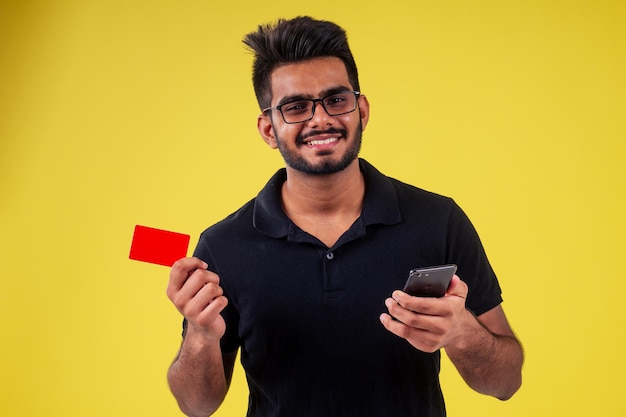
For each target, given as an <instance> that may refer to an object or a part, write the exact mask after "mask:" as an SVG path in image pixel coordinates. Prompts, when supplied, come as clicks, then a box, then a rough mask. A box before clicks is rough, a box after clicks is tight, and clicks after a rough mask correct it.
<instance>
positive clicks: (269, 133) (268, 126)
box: [256, 113, 278, 149]
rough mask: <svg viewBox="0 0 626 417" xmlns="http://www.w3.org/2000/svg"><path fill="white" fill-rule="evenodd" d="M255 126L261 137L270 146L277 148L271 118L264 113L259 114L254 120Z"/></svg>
mask: <svg viewBox="0 0 626 417" xmlns="http://www.w3.org/2000/svg"><path fill="white" fill-rule="evenodd" d="M256 127H257V129H258V130H259V133H260V134H261V137H262V138H263V140H264V141H265V143H267V144H268V145H269V147H270V148H272V149H276V148H278V144H277V143H276V136H275V135H274V127H273V126H272V119H271V118H270V117H269V116H268V115H266V114H263V113H262V114H260V115H259V117H258V118H257V121H256Z"/></svg>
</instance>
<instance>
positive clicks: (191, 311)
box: [183, 283, 224, 318]
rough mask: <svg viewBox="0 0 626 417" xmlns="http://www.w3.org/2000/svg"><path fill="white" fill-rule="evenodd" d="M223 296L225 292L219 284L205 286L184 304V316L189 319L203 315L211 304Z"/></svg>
mask: <svg viewBox="0 0 626 417" xmlns="http://www.w3.org/2000/svg"><path fill="white" fill-rule="evenodd" d="M223 294H224V291H223V290H222V288H221V287H220V286H219V285H217V284H213V283H209V284H205V285H203V286H202V288H200V289H199V290H198V291H197V292H196V294H194V295H193V296H192V297H191V298H190V299H188V301H187V302H185V303H184V304H183V315H184V316H185V317H187V318H193V317H195V316H198V315H200V314H202V312H203V311H204V310H205V309H206V308H207V307H208V306H209V305H210V304H212V303H213V302H214V301H215V300H216V299H218V298H220V297H222V296H223Z"/></svg>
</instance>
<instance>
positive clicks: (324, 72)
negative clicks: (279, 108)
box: [271, 57, 353, 103]
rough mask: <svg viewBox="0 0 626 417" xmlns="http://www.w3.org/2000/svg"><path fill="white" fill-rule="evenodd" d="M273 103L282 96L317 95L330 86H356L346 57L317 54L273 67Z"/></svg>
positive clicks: (348, 87) (350, 87) (330, 87)
mask: <svg viewBox="0 0 626 417" xmlns="http://www.w3.org/2000/svg"><path fill="white" fill-rule="evenodd" d="M271 85H272V103H276V102H278V101H280V100H281V98H283V97H289V96H297V95H301V96H309V97H318V96H319V95H320V94H323V93H324V92H326V91H328V90H329V89H333V88H338V87H346V88H347V89H350V90H352V89H353V87H352V85H351V84H350V81H349V80H348V71H347V70H346V66H345V65H344V63H343V61H342V60H341V59H339V58H336V57H324V58H314V59H310V60H307V61H302V62H296V63H291V64H286V65H282V66H280V67H278V68H276V69H275V70H274V71H272V75H271Z"/></svg>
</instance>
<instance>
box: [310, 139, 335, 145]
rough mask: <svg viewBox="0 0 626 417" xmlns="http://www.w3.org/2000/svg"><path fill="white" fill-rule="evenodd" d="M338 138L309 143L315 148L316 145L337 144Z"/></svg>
mask: <svg viewBox="0 0 626 417" xmlns="http://www.w3.org/2000/svg"><path fill="white" fill-rule="evenodd" d="M336 141H337V138H329V139H324V140H312V141H310V142H309V145H312V146H315V145H328V144H329V143H333V142H336Z"/></svg>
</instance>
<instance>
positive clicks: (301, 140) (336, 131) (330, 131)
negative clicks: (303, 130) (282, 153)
mask: <svg viewBox="0 0 626 417" xmlns="http://www.w3.org/2000/svg"><path fill="white" fill-rule="evenodd" d="M333 134H338V135H341V136H343V137H346V136H347V134H348V132H347V130H346V129H336V128H333V127H331V128H330V129H327V130H312V131H310V132H308V133H307V134H306V135H298V137H296V144H298V145H302V144H303V143H304V141H305V140H306V139H308V138H310V137H312V136H318V135H333Z"/></svg>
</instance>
